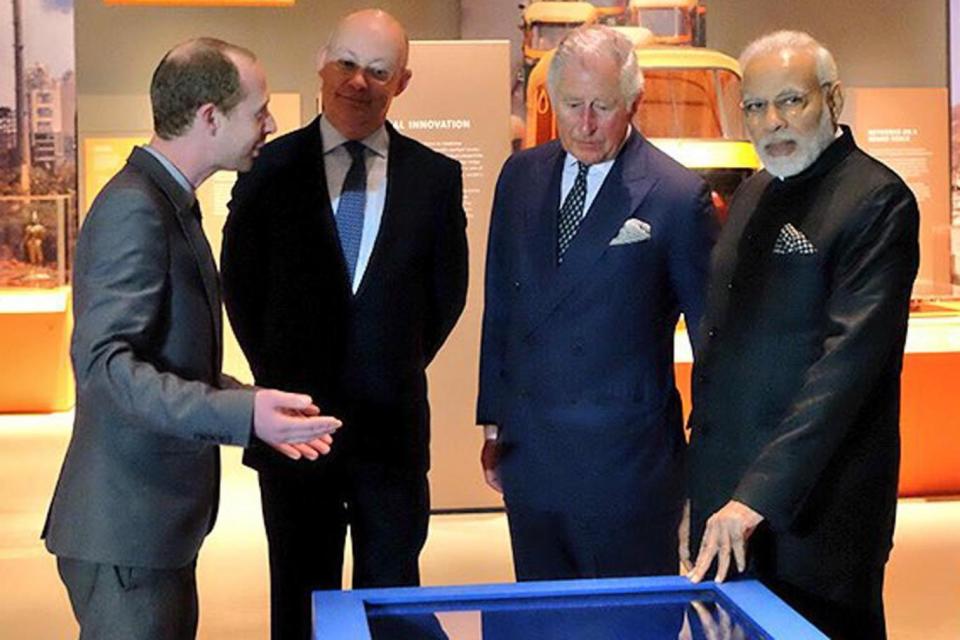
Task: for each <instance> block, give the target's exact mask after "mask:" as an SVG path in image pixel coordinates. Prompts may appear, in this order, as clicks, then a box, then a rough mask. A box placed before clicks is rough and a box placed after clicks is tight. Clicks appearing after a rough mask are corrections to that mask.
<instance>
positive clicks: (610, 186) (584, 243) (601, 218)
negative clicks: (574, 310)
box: [524, 132, 655, 335]
mask: <svg viewBox="0 0 960 640" xmlns="http://www.w3.org/2000/svg"><path fill="white" fill-rule="evenodd" d="M646 144H647V143H646V141H644V139H643V138H642V137H640V135H639V134H637V133H636V132H633V133H632V134H631V135H630V137H629V138H628V139H627V142H626V143H625V144H624V147H623V149H622V150H621V151H620V154H619V156H618V157H617V161H616V162H615V163H614V165H613V167H612V168H611V169H610V173H609V174H607V177H606V180H604V182H603V186H602V187H601V188H600V192H599V193H597V197H596V198H595V199H594V201H593V203H592V204H591V205H590V209H589V210H588V212H587V216H586V218H584V220H583V222H582V223H581V225H580V229H579V231H578V232H577V235H576V236H575V237H574V239H573V241H572V242H571V243H570V247H569V248H568V249H567V252H566V254H565V255H564V259H563V264H561V265H559V266H557V265H556V233H557V232H556V227H557V219H556V217H557V210H558V208H559V205H558V206H555V207H553V209H552V211H550V212H549V213H543V214H541V215H542V218H541V220H540V221H539V223H540V225H549V227H550V228H552V229H553V231H552V233H550V234H545V235H550V236H551V239H552V244H551V247H550V251H551V256H552V257H551V260H552V264H553V277H552V278H548V279H547V280H545V281H544V283H545V284H546V286H544V287H543V288H542V289H541V290H542V291H543V292H544V293H543V295H542V296H541V297H540V298H539V304H537V305H536V306H535V307H534V308H533V309H532V310H531V314H530V316H529V319H528V324H527V327H526V331H525V332H524V335H529V334H530V333H532V332H533V331H535V330H536V329H537V327H539V326H540V324H541V323H542V322H543V321H544V320H545V319H546V318H547V317H548V316H549V315H550V314H551V313H552V312H553V311H554V309H556V308H557V306H558V305H559V304H560V303H561V302H562V301H563V300H564V298H566V297H567V296H568V295H570V293H571V292H572V291H573V290H574V289H575V288H576V287H577V286H578V285H579V284H580V283H582V282H583V281H584V280H585V279H588V278H589V276H590V274H591V270H592V268H593V266H594V265H595V264H596V262H597V261H598V260H599V259H600V257H601V256H602V255H603V253H604V252H605V251H607V248H608V246H609V244H610V240H612V239H613V238H614V237H615V236H616V235H617V231H618V230H619V229H620V227H621V226H622V225H623V223H624V221H626V219H627V218H629V217H630V216H631V215H633V213H634V212H635V211H636V210H637V209H638V208H639V207H640V205H641V204H642V202H643V200H644V198H645V197H646V195H647V193H648V192H649V191H650V188H651V187H652V186H653V185H654V183H655V179H653V178H651V177H649V176H647V175H646V154H647V149H646V148H645V145H646ZM562 158H563V154H562V153H561V162H562ZM554 182H556V185H554V184H553V183H554ZM550 188H551V189H553V192H554V193H556V194H557V196H556V198H555V199H556V201H557V202H559V192H560V186H559V180H551V187H550ZM548 217H549V219H548ZM541 228H542V226H541ZM537 250H538V251H539V250H541V249H540V248H539V247H538V248H537ZM603 286H612V285H610V284H609V283H605V284H604V285H603Z"/></svg>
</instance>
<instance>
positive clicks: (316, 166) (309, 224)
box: [294, 116, 353, 298]
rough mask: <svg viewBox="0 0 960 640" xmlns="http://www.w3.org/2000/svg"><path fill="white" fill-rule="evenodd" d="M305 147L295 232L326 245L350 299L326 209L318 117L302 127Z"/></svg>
mask: <svg viewBox="0 0 960 640" xmlns="http://www.w3.org/2000/svg"><path fill="white" fill-rule="evenodd" d="M305 134H306V145H305V146H304V148H303V151H304V155H303V157H302V158H301V161H300V162H298V163H297V164H298V165H299V166H300V167H302V171H303V173H302V175H301V176H300V179H299V180H295V181H294V184H295V185H296V188H298V189H303V193H304V194H306V195H305V196H304V198H305V200H304V201H301V202H299V203H298V207H297V210H298V211H303V212H304V220H302V221H301V222H302V224H298V225H297V228H298V229H301V230H302V231H303V233H304V238H305V239H308V240H307V241H309V239H310V238H318V239H319V242H321V243H324V242H325V243H327V244H328V246H329V248H330V253H331V254H332V255H333V256H336V257H335V258H334V260H335V262H336V264H337V271H338V278H339V282H341V283H343V291H344V293H345V294H346V295H347V297H348V298H350V297H351V296H352V295H353V294H352V291H351V283H350V282H349V280H348V276H347V261H346V259H344V257H343V249H342V248H341V246H340V236H339V234H338V233H337V221H336V219H335V218H334V212H333V208H332V207H331V206H330V187H329V186H328V185H327V169H326V166H325V164H324V154H323V134H322V133H321V130H320V117H319V116H318V117H317V118H315V119H314V120H313V122H311V123H310V124H308V125H307V126H306V131H305ZM331 275H332V274H327V273H322V274H319V277H323V278H327V277H331Z"/></svg>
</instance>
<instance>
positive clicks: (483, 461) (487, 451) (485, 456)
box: [480, 439, 503, 493]
mask: <svg viewBox="0 0 960 640" xmlns="http://www.w3.org/2000/svg"><path fill="white" fill-rule="evenodd" d="M499 462H500V445H499V444H498V443H497V441H496V440H490V439H487V440H484V441H483V449H481V450H480V466H482V467H483V479H484V480H486V481H487V485H488V486H489V487H490V488H491V489H493V490H494V491H496V492H497V493H503V486H502V485H501V484H500V472H499V471H498V470H497V465H498V464H499Z"/></svg>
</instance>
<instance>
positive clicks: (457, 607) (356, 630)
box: [313, 577, 826, 640]
mask: <svg viewBox="0 0 960 640" xmlns="http://www.w3.org/2000/svg"><path fill="white" fill-rule="evenodd" d="M313 609H314V631H313V634H314V636H313V637H314V638H316V639H317V640H320V639H321V638H322V639H323V640H340V639H344V640H346V639H348V638H349V639H350V640H400V639H403V640H420V639H422V640H427V639H430V640H440V639H445V640H481V639H482V640H520V639H523V640H527V639H529V638H549V639H551V640H565V639H570V640H574V639H582V638H643V639H644V640H661V639H663V640H667V639H669V640H678V638H685V639H687V640H701V639H719V638H725V639H739V640H761V639H763V640H766V639H772V638H791V640H821V639H825V638H826V636H824V635H823V634H821V633H820V632H819V631H817V629H816V628H815V627H813V625H811V624H810V623H809V622H807V621H806V620H804V619H803V618H802V617H801V616H800V615H799V614H797V613H796V612H795V611H793V610H792V609H790V607H788V606H787V605H786V604H784V603H783V601H781V600H780V599H778V598H777V597H776V596H775V595H774V594H773V593H771V592H770V591H769V590H767V589H766V588H765V587H764V586H763V585H761V584H760V583H759V582H755V581H740V582H732V583H726V584H719V585H718V584H715V583H703V584H696V585H695V584H693V583H691V582H690V581H688V580H687V579H685V578H681V577H658V578H618V579H603V580H566V581H557V582H522V583H516V584H498V585H468V586H451V587H423V588H395V589H365V590H356V591H320V592H316V593H314V598H313Z"/></svg>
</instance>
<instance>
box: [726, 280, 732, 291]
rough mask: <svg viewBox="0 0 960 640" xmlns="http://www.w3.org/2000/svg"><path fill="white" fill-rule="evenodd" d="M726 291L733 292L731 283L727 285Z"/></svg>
mask: <svg viewBox="0 0 960 640" xmlns="http://www.w3.org/2000/svg"><path fill="white" fill-rule="evenodd" d="M727 291H733V282H728V283H727Z"/></svg>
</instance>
